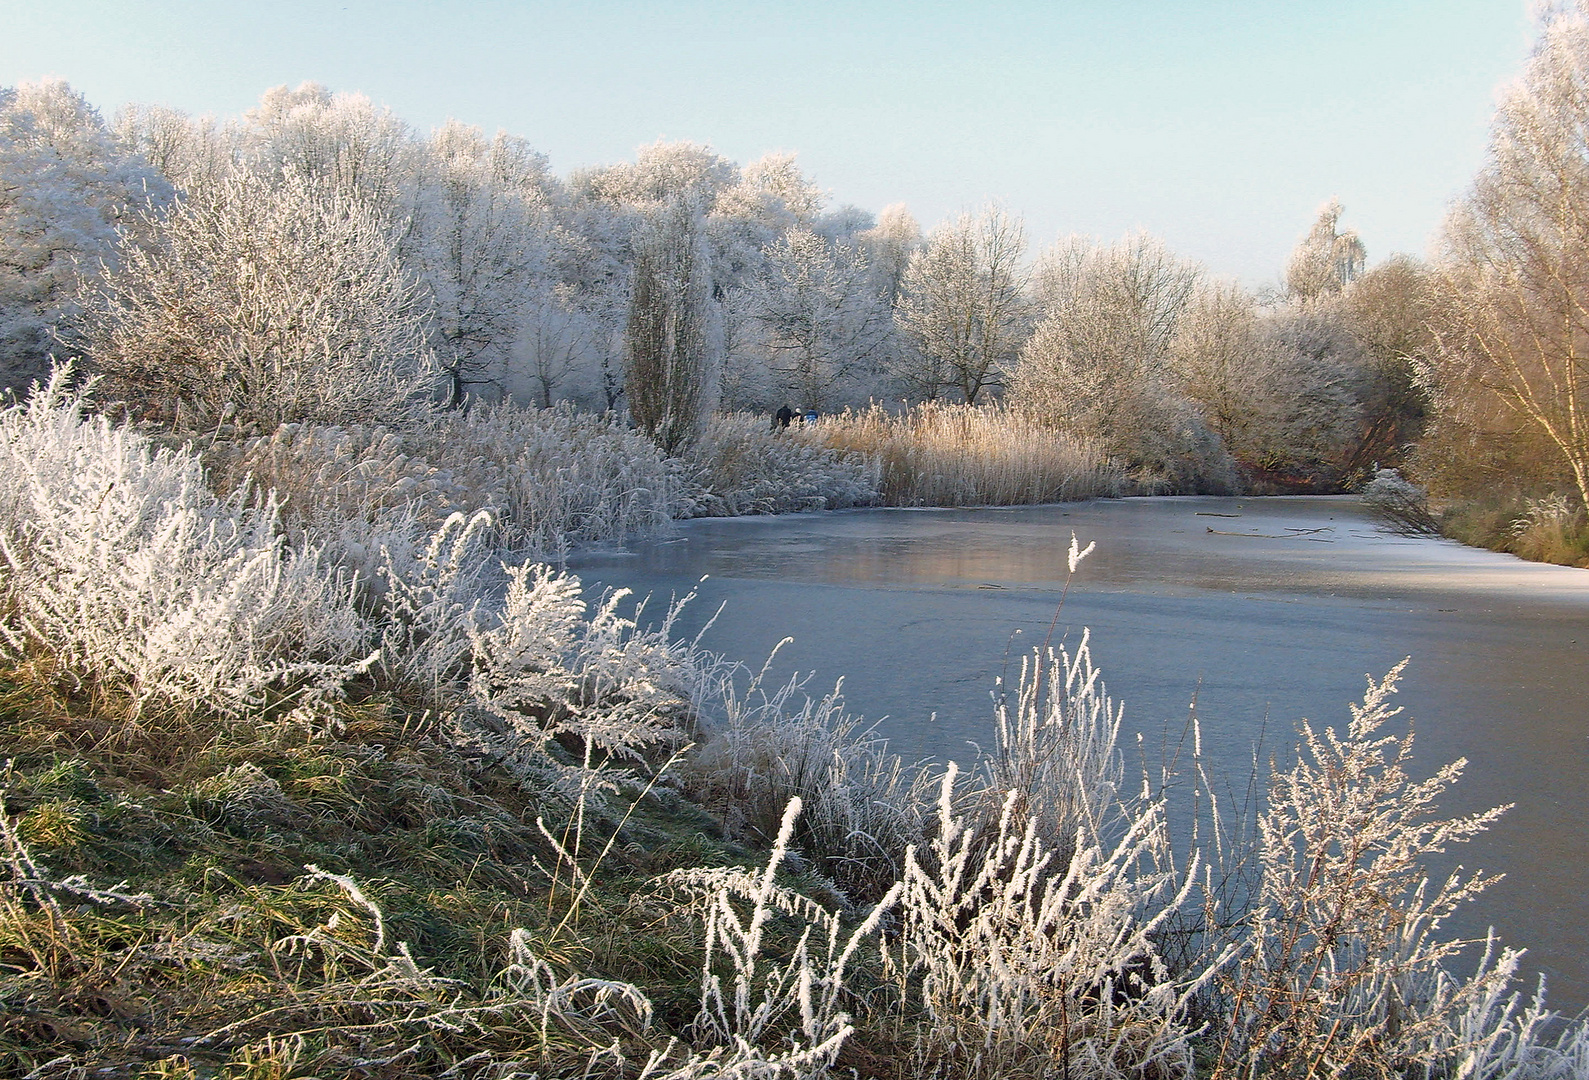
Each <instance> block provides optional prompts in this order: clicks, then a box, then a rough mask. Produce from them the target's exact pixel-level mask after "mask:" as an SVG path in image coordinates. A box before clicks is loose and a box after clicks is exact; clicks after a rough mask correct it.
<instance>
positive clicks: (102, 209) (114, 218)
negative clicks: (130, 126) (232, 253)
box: [0, 80, 171, 390]
mask: <svg viewBox="0 0 1589 1080" xmlns="http://www.w3.org/2000/svg"><path fill="white" fill-rule="evenodd" d="M170 194H171V189H170V186H169V185H167V184H166V183H165V182H163V181H162V180H161V179H160V177H159V175H158V174H157V173H155V172H154V171H153V170H152V169H150V168H149V166H148V165H147V163H145V162H144V161H143V160H142V159H141V158H140V157H139V155H138V154H136V153H132V152H128V151H127V150H126V149H124V148H122V147H121V146H119V145H118V144H117V142H116V140H115V139H114V138H113V137H112V135H111V133H110V131H109V130H108V128H107V127H106V125H105V122H104V120H103V119H102V118H101V117H100V115H99V113H98V112H97V111H95V110H94V109H93V107H91V106H90V105H89V104H88V102H87V101H86V100H84V98H83V96H82V95H81V94H78V93H77V92H76V91H74V90H73V89H72V88H71V87H70V86H68V85H67V84H66V83H64V82H61V81H59V80H51V81H46V82H42V83H23V84H21V85H19V86H17V87H14V88H0V390H5V389H8V388H9V389H22V388H24V387H26V386H27V385H28V384H29V383H30V382H32V381H33V380H35V379H39V378H41V377H44V376H47V375H48V372H49V354H50V352H51V350H52V349H53V348H55V342H54V338H53V336H52V335H53V333H54V330H55V327H56V326H57V325H58V324H59V323H60V322H61V320H62V319H63V317H66V316H69V315H70V314H71V313H72V311H73V309H74V299H73V298H74V294H75V292H76V290H77V288H78V285H79V282H80V280H81V279H82V277H83V275H84V274H85V273H92V272H93V271H95V270H96V269H97V267H98V265H99V264H100V263H101V262H112V261H114V259H115V255H116V245H117V230H118V229H119V228H130V229H134V230H135V229H136V228H137V227H138V224H139V222H140V220H141V218H140V214H141V213H142V212H143V211H145V210H150V209H152V208H155V207H158V206H161V205H163V204H164V203H165V202H167V201H168V200H169V198H170Z"/></svg>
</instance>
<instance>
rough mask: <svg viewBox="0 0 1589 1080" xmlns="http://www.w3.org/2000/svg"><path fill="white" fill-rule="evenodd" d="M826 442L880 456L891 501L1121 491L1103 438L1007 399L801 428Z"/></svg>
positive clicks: (1011, 502) (878, 413)
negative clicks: (1052, 422)
mask: <svg viewBox="0 0 1589 1080" xmlns="http://www.w3.org/2000/svg"><path fill="white" fill-rule="evenodd" d="M797 437H799V438H800V439H802V440H804V441H808V442H811V443H814V444H816V445H819V446H826V447H831V448H833V449H838V450H845V451H849V452H853V453H861V454H866V455H869V456H874V457H877V458H879V459H880V460H881V462H882V501H883V503H884V504H885V505H888V506H1015V505H1024V504H1029V503H1048V502H1062V501H1065V500H1067V499H1092V498H1097V497H1100V496H1114V495H1119V494H1120V493H1121V492H1122V491H1123V490H1124V489H1125V486H1126V484H1125V477H1124V474H1123V473H1122V472H1121V470H1120V469H1119V468H1118V467H1117V466H1116V465H1115V464H1114V463H1113V462H1111V461H1109V460H1108V458H1107V457H1106V456H1105V454H1104V452H1103V450H1102V448H1101V446H1100V445H1099V444H1097V443H1096V442H1092V441H1089V440H1086V439H1080V438H1073V437H1071V436H1068V435H1063V434H1059V433H1057V432H1054V431H1053V430H1051V429H1049V428H1046V427H1044V426H1042V425H1040V424H1038V423H1036V422H1034V421H1032V420H1031V419H1030V418H1028V417H1026V416H1025V415H1023V414H1021V413H1018V412H1015V411H1012V410H1008V409H1004V408H974V407H972V406H967V405H940V404H935V403H932V402H929V403H926V404H922V405H917V406H916V407H914V408H912V409H911V410H910V411H908V412H906V413H904V414H901V415H898V416H895V415H892V414H890V413H888V412H886V411H884V410H883V409H882V408H880V407H878V406H873V407H872V408H870V409H867V410H864V411H861V412H844V413H842V414H840V415H838V416H831V417H827V418H825V419H823V420H820V421H818V422H817V424H816V425H815V427H806V428H804V429H802V430H800V431H799V432H797Z"/></svg>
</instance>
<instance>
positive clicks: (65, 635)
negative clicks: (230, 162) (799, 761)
mask: <svg viewBox="0 0 1589 1080" xmlns="http://www.w3.org/2000/svg"><path fill="white" fill-rule="evenodd" d="M68 380H69V371H67V370H66V369H62V370H59V371H57V372H56V374H55V376H54V378H53V379H52V381H51V382H50V384H49V385H48V386H45V387H41V388H39V389H38V392H37V393H35V394H34V395H33V397H32V399H31V400H30V401H29V402H28V404H26V405H25V406H13V407H11V408H8V409H5V410H4V411H0V616H3V617H0V649H4V650H5V651H6V652H7V653H9V654H11V655H12V656H13V657H16V658H20V657H21V656H23V655H24V654H26V655H44V656H48V657H49V658H50V659H51V661H52V663H53V664H54V665H55V667H56V668H57V669H58V670H59V671H60V672H62V673H64V674H66V675H69V676H71V677H76V678H79V679H83V680H85V681H87V682H89V683H90V684H91V685H94V686H101V687H114V688H116V689H117V690H118V691H119V692H121V693H124V694H125V695H127V696H128V697H129V698H130V706H129V712H130V714H131V715H133V716H137V715H139V714H140V713H142V712H143V711H145V710H146V709H147V708H148V707H149V706H151V705H159V706H163V707H164V706H169V707H176V708H179V709H186V710H200V709H204V710H212V711H217V712H221V713H225V714H231V715H237V714H241V713H242V712H244V711H246V710H253V709H258V708H259V707H260V706H262V705H264V704H267V703H268V704H270V705H271V706H272V707H274V708H280V707H282V706H283V705H286V706H287V707H292V706H294V705H302V704H313V703H315V702H317V701H322V700H325V699H328V698H334V697H336V696H337V695H339V694H340V693H341V692H342V690H343V689H344V687H345V686H346V685H347V683H348V681H349V680H351V679H364V680H374V681H375V682H376V683H377V684H379V685H382V686H385V687H388V688H390V689H393V690H396V691H398V692H401V693H404V694H406V695H410V696H418V697H419V698H420V699H421V700H424V701H428V702H429V703H431V704H433V705H434V706H437V707H440V708H443V709H446V710H448V712H449V713H450V714H452V715H454V716H455V717H457V718H458V723H459V725H461V727H462V728H463V729H465V734H466V735H467V737H468V738H469V739H471V740H473V741H475V742H485V743H489V744H490V746H491V747H492V749H493V751H494V752H495V753H496V754H498V755H499V756H505V757H506V756H511V757H513V758H514V760H516V761H519V762H520V763H522V762H524V761H528V760H531V759H534V760H540V761H542V762H543V763H544V762H547V761H550V760H551V757H552V756H553V755H550V754H549V747H550V742H551V740H552V739H554V738H556V737H557V736H559V735H563V734H569V735H572V736H574V737H575V739H577V740H579V741H580V742H583V743H584V744H585V745H586V746H587V747H588V748H589V751H590V753H592V754H595V755H597V756H600V757H602V758H606V757H609V756H616V757H623V756H626V755H633V754H636V753H638V752H639V750H640V749H641V748H643V747H645V746H648V745H652V744H655V743H659V742H665V741H668V740H669V739H670V738H672V736H673V734H674V732H675V729H676V727H677V725H678V723H679V721H680V720H681V718H682V716H683V714H684V713H685V712H686V711H687V709H688V704H689V701H690V698H691V695H692V694H693V693H694V692H695V685H696V683H697V682H698V681H699V679H700V673H699V670H698V668H699V660H698V656H697V651H696V650H695V648H694V646H693V644H690V643H681V642H675V641H673V640H672V628H673V617H674V616H675V615H676V609H675V610H674V611H673V612H670V613H669V615H668V617H667V618H665V619H664V620H663V625H662V626H661V627H659V628H658V629H656V630H647V629H644V628H642V626H641V624H640V621H639V620H640V616H641V611H640V610H638V609H637V610H636V611H635V612H634V614H633V615H632V616H629V615H625V614H622V613H620V611H619V608H620V605H621V604H622V601H623V600H624V599H625V595H626V594H614V595H610V596H608V597H607V598H606V599H605V600H604V601H603V602H602V603H601V604H600V605H599V606H598V608H597V609H596V610H595V611H594V612H593V613H587V611H586V604H585V602H584V600H583V599H581V597H580V586H579V581H578V579H577V578H574V577H571V576H569V575H566V574H560V573H555V572H553V571H551V570H549V569H547V568H546V567H544V566H540V565H534V564H526V565H521V566H517V567H510V566H504V565H503V563H502V562H501V561H500V554H501V549H502V546H503V536H502V528H501V527H500V526H499V525H498V524H497V523H496V519H495V516H494V515H493V514H491V513H488V512H484V511H481V512H478V513H475V514H473V515H465V514H463V513H461V512H453V513H451V514H450V515H449V516H447V517H446V518H445V519H444V520H442V521H440V522H439V523H438V524H427V523H426V521H425V520H424V515H422V514H421V513H419V512H417V511H415V510H414V508H413V507H411V506H410V507H405V508H403V510H402V513H401V514H400V515H394V517H393V518H392V519H390V520H387V521H384V522H366V523H365V524H366V526H367V527H366V528H365V529H364V531H363V532H362V534H361V536H362V542H363V544H364V546H363V547H362V548H361V549H360V551H359V555H360V564H359V565H358V566H356V567H353V568H351V569H350V568H349V567H347V566H344V565H339V560H336V559H332V558H330V557H329V556H328V555H327V552H326V550H325V548H324V547H323V546H320V545H317V544H316V543H314V542H313V541H312V539H310V538H309V537H308V536H302V537H301V538H300V539H299V540H298V541H297V542H296V543H290V542H289V541H288V539H287V538H286V536H285V531H284V529H283V528H282V526H281V523H280V519H279V513H278V510H279V503H278V501H277V500H276V498H275V496H274V494H266V495H264V496H263V497H257V496H256V495H255V494H253V493H254V492H256V491H257V489H256V488H255V487H253V486H252V485H250V484H247V483H244V484H241V485H239V486H237V487H234V488H232V489H231V490H230V492H229V493H228V494H226V495H224V496H217V495H215V494H213V493H212V492H211V491H210V489H209V488H208V487H207V486H206V483H205V476H204V470H203V468H202V466H201V464H200V462H199V460H198V458H197V456H196V455H195V454H193V453H191V452H190V451H188V450H170V449H156V448H155V447H153V446H152V445H151V444H150V443H149V441H148V440H147V439H146V438H144V437H143V436H142V435H140V434H138V433H137V432H135V431H133V430H131V429H130V428H127V427H125V426H120V427H118V426H115V425H112V424H110V423H109V422H108V421H106V420H105V419H104V418H102V417H92V416H89V415H87V414H86V412H85V407H84V402H83V398H82V396H81V395H80V394H76V393H73V392H70V391H69V390H68V388H67V384H68ZM482 422H483V421H482ZM334 520H335V519H334V517H330V516H328V518H327V521H328V522H331V523H334ZM344 539H345V536H344ZM586 764H587V765H588V764H589V763H588V762H587V763H586ZM526 768H527V766H526ZM554 772H558V770H556V769H554ZM558 775H561V773H558Z"/></svg>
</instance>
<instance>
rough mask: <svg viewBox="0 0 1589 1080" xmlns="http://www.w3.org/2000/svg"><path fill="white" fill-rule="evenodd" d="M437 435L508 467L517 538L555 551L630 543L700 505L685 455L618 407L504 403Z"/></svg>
mask: <svg viewBox="0 0 1589 1080" xmlns="http://www.w3.org/2000/svg"><path fill="white" fill-rule="evenodd" d="M432 436H433V438H435V439H436V440H437V442H438V443H441V444H442V445H444V446H446V447H448V448H451V449H453V451H454V452H456V453H460V454H462V453H467V454H470V455H477V456H479V457H481V458H483V459H484V460H486V461H490V462H493V463H495V464H496V465H497V466H498V467H499V468H500V469H501V470H502V472H503V473H504V475H505V477H506V479H507V484H506V491H505V495H504V498H505V500H506V501H505V503H504V504H503V506H502V511H503V519H504V522H505V524H504V528H505V529H507V530H509V533H508V535H509V537H510V543H511V544H512V546H514V547H519V546H522V547H524V548H525V549H526V550H533V551H537V552H540V553H543V554H555V553H557V552H559V551H560V550H562V549H564V548H566V547H567V546H568V545H571V544H576V545H585V544H593V543H611V544H620V545H621V544H626V543H629V542H630V541H633V540H644V539H649V538H652V537H655V536H658V535H661V534H665V533H667V532H668V531H669V530H670V529H671V528H672V527H673V526H672V521H673V519H674V518H681V517H688V516H689V515H690V513H691V509H692V503H691V494H690V491H691V489H690V485H689V484H688V483H687V482H686V480H685V477H684V473H683V469H682V467H681V466H680V464H679V463H678V462H676V461H673V460H671V459H669V458H667V457H665V456H664V455H663V454H662V453H661V451H659V450H658V449H657V448H656V446H655V444H653V443H652V442H651V440H649V439H647V438H646V437H645V436H644V435H642V434H640V433H639V432H635V431H630V430H628V429H627V428H624V427H622V426H621V425H620V424H618V423H616V422H615V421H614V420H613V419H612V418H611V417H608V416H596V415H592V414H589V413H578V412H575V411H574V410H573V409H572V408H571V407H569V406H567V405H558V406H555V407H553V408H551V409H542V410H536V409H523V408H519V407H517V406H513V405H494V406H489V407H483V408H476V409H473V410H471V411H470V413H469V415H468V416H465V417H461V418H456V419H453V420H452V421H451V423H450V424H447V425H445V426H438V427H436V428H435V429H433V432H432ZM438 460H442V461H445V460H446V459H445V458H444V457H438Z"/></svg>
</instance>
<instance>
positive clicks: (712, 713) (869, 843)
mask: <svg viewBox="0 0 1589 1080" xmlns="http://www.w3.org/2000/svg"><path fill="white" fill-rule="evenodd" d="M774 655H776V650H775V652H774ZM771 660H772V658H771V657H769V658H768V664H769V665H770V663H771ZM766 675H767V665H764V666H763V667H762V669H761V670H760V671H759V672H755V673H751V674H749V675H748V677H747V671H746V669H745V668H743V667H739V666H735V667H721V668H718V669H716V670H714V671H713V672H711V677H710V679H709V687H708V692H707V693H706V694H705V695H703V696H704V702H703V709H702V713H703V715H702V721H703V723H707V724H710V728H711V737H710V738H708V739H707V740H705V742H704V743H703V745H702V746H701V747H700V748H699V749H698V750H697V751H696V752H695V753H694V754H693V755H691V757H690V758H689V759H688V760H686V762H685V763H684V766H683V778H684V783H685V787H686V790H688V791H689V792H690V795H691V797H692V798H694V799H696V800H697V801H699V802H700V803H701V804H702V805H703V806H706V807H707V808H709V809H711V810H713V811H715V812H717V813H718V814H720V815H721V817H722V819H723V824H724V827H725V829H726V830H727V831H728V833H729V835H731V836H736V837H743V838H745V839H749V840H755V841H761V842H766V841H767V840H768V839H769V838H770V837H772V836H774V835H776V833H777V830H778V823H779V821H780V819H781V817H782V815H783V813H784V809H785V807H786V806H787V805H788V804H789V802H790V800H792V799H800V800H801V802H802V804H803V805H804V808H805V809H804V813H802V814H801V815H800V817H799V819H798V820H797V822H796V826H795V829H796V831H795V834H794V838H793V841H794V845H795V847H796V849H797V850H798V851H800V852H801V853H803V854H804V856H805V857H807V858H808V859H809V860H810V862H811V864H812V867H813V869H815V870H816V871H817V872H819V873H821V874H823V875H825V876H826V877H828V878H829V879H830V880H831V881H832V882H833V883H834V884H835V885H837V886H838V887H839V889H841V890H842V891H843V892H844V894H845V895H846V896H848V897H850V898H854V899H862V900H864V899H874V898H876V897H878V896H881V895H882V894H883V893H884V892H886V891H887V890H888V888H889V887H890V886H891V885H892V884H893V883H894V882H895V881H896V880H898V878H899V875H900V873H901V872H902V870H903V868H904V864H903V862H902V861H901V859H902V856H903V854H904V851H905V849H906V848H907V847H908V846H909V845H910V844H912V843H914V842H916V841H917V840H918V839H919V838H920V837H921V836H922V833H923V830H924V827H925V824H926V818H927V813H928V809H929V807H930V805H931V799H930V797H925V792H926V790H927V788H926V784H927V783H928V781H927V777H926V774H925V772H924V771H923V770H921V769H912V768H910V767H908V766H907V765H906V763H905V762H904V761H903V760H902V759H901V758H900V756H899V755H898V754H895V753H891V752H890V751H889V749H888V744H887V742H886V741H885V740H884V739H882V738H881V737H879V736H877V735H875V734H874V733H873V732H872V731H871V730H870V729H864V728H862V727H861V726H860V722H859V720H858V719H857V718H856V717H854V716H853V715H851V714H849V713H847V712H846V711H845V709H844V698H843V696H842V694H841V690H842V684H840V685H839V686H835V687H834V689H833V691H832V692H830V693H827V694H824V695H822V696H821V697H812V696H811V695H810V694H808V693H806V680H803V679H802V678H800V677H799V676H793V677H791V678H790V679H789V680H788V681H787V682H785V683H782V684H780V685H778V686H775V687H770V688H769V687H768V686H767V685H766Z"/></svg>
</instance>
